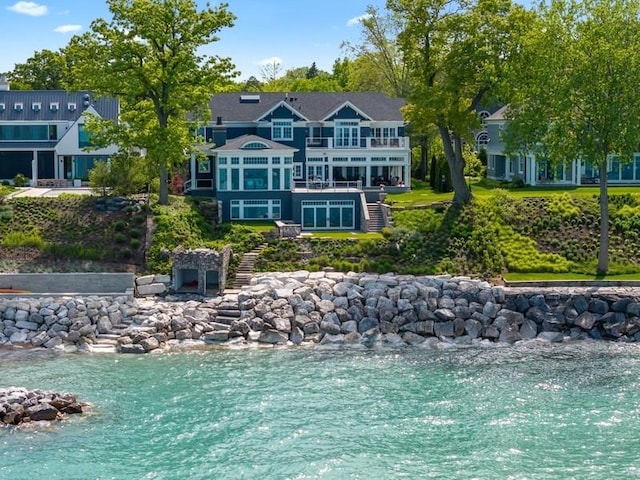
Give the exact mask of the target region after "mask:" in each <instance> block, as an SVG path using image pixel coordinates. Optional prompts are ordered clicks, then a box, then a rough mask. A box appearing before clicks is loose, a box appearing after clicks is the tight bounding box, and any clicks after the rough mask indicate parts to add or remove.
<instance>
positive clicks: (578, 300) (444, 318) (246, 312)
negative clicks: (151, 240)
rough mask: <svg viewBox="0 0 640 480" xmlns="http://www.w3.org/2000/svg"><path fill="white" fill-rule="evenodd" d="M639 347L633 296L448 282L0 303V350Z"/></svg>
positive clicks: (390, 279) (333, 282) (335, 283)
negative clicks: (587, 343)
mask: <svg viewBox="0 0 640 480" xmlns="http://www.w3.org/2000/svg"><path fill="white" fill-rule="evenodd" d="M533 339H538V340H540V341H545V342H563V341H571V340H584V339H598V340H599V339H605V340H612V341H619V342H640V290H638V289H632V288H595V287H594V288H575V289H562V288H556V289H553V288H552V289H526V290H524V289H510V288H506V287H502V286H494V285H491V284H489V283H487V282H485V281H482V280H476V279H471V278H467V277H450V276H408V275H405V276H395V275H391V274H387V275H372V274H355V273H349V274H343V273H337V272H307V271H300V272H289V273H269V274H263V275H256V276H254V278H253V279H252V282H251V285H250V286H248V287H244V288H243V289H242V290H241V291H240V292H239V293H234V294H226V295H222V296H219V297H215V298H199V297H193V298H185V297H182V296H178V295H168V296H165V297H155V298H152V299H131V298H128V297H124V296H122V297H95V296H89V297H60V298H22V297H14V298H6V297H0V345H6V346H12V347H17V348H32V347H44V348H54V349H63V350H66V351H74V350H81V351H88V352H91V351H94V352H96V351H119V352H122V353H147V352H151V351H155V350H158V349H163V348H171V347H175V346H180V345H187V346H193V345H194V344H196V345H198V344H201V345H204V344H215V345H222V346H238V345H247V346H251V345H331V346H362V345H364V346H374V345H391V346H405V345H422V346H435V345H437V344H442V343H449V344H459V345H470V344H478V343H494V342H501V343H507V344H509V343H514V342H517V341H520V340H533Z"/></svg>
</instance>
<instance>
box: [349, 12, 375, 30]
mask: <svg viewBox="0 0 640 480" xmlns="http://www.w3.org/2000/svg"><path fill="white" fill-rule="evenodd" d="M367 18H371V14H369V13H365V14H364V15H360V16H359V17H353V18H352V19H350V20H349V21H348V22H347V27H355V26H356V25H360V24H361V23H362V21H363V20H366V19H367Z"/></svg>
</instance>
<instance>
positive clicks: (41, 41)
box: [0, 0, 385, 79]
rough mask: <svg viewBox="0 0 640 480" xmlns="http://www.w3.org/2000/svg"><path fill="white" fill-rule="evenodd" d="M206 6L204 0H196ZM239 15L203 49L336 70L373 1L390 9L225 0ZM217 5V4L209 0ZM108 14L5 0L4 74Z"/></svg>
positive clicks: (58, 0)
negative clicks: (334, 63) (213, 42)
mask: <svg viewBox="0 0 640 480" xmlns="http://www.w3.org/2000/svg"><path fill="white" fill-rule="evenodd" d="M197 3H198V4H199V5H200V6H204V5H205V4H206V1H205V0H197ZM226 3H228V4H229V10H230V11H231V12H232V13H233V14H234V15H235V16H236V17H237V18H236V22H235V26H234V27H233V28H227V29H224V30H222V31H221V32H220V35H219V36H220V39H221V40H220V41H219V42H216V43H215V44H213V45H212V46H211V47H209V48H208V49H206V51H205V53H208V54H215V55H220V56H223V57H230V58H231V59H232V60H233V62H234V63H235V65H236V67H237V69H238V70H239V71H240V72H241V76H240V78H242V79H246V78H248V77H249V76H251V75H254V76H256V77H257V78H261V76H260V65H261V64H262V63H264V62H268V63H272V62H273V59H278V61H279V62H280V63H281V64H282V68H283V71H285V70H288V69H291V68H296V67H301V66H309V65H311V63H312V62H314V61H315V62H316V65H317V66H318V68H321V69H323V70H327V71H331V67H332V65H333V62H334V60H335V59H336V58H339V57H341V56H344V52H343V50H342V49H341V48H340V45H341V44H342V42H344V41H351V42H358V40H359V39H360V33H361V30H360V27H359V24H358V21H357V19H358V18H360V17H361V16H362V15H363V14H364V13H365V11H366V7H367V5H373V6H375V7H378V8H380V9H383V8H384V4H385V0H227V2H226ZM211 4H212V5H218V4H219V2H217V1H213V0H212V1H211ZM99 17H102V18H108V17H109V11H108V9H107V7H106V3H105V2H104V1H103V0H35V1H17V0H0V18H2V20H3V21H2V28H0V45H1V46H2V48H0V72H6V71H9V70H12V69H13V66H14V64H16V63H24V62H25V61H26V60H27V59H28V58H29V57H31V56H32V55H33V53H34V52H36V51H39V50H44V49H48V50H58V49H59V48H61V47H64V46H65V45H67V43H68V42H69V39H70V38H71V36H73V35H74V34H76V33H82V32H85V31H87V30H88V29H89V26H90V24H91V21H92V20H94V19H96V18H99Z"/></svg>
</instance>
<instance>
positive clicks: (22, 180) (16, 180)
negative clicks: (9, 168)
mask: <svg viewBox="0 0 640 480" xmlns="http://www.w3.org/2000/svg"><path fill="white" fill-rule="evenodd" d="M13 185H14V186H15V187H26V186H28V185H29V179H28V178H27V177H25V176H24V175H23V174H21V173H19V174H17V175H16V176H15V177H13Z"/></svg>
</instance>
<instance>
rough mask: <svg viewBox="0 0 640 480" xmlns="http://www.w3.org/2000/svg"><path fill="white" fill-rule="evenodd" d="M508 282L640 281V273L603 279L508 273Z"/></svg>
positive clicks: (564, 274)
mask: <svg viewBox="0 0 640 480" xmlns="http://www.w3.org/2000/svg"><path fill="white" fill-rule="evenodd" d="M503 278H504V279H505V280H506V281H508V282H535V281H545V282H546V281H549V282H554V281H555V282H559V281H563V280H582V281H586V282H590V281H611V282H616V281H629V280H636V281H640V273H629V274H624V275H605V276H602V277H599V276H596V275H584V274H580V273H507V274H505V275H504V277H503Z"/></svg>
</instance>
